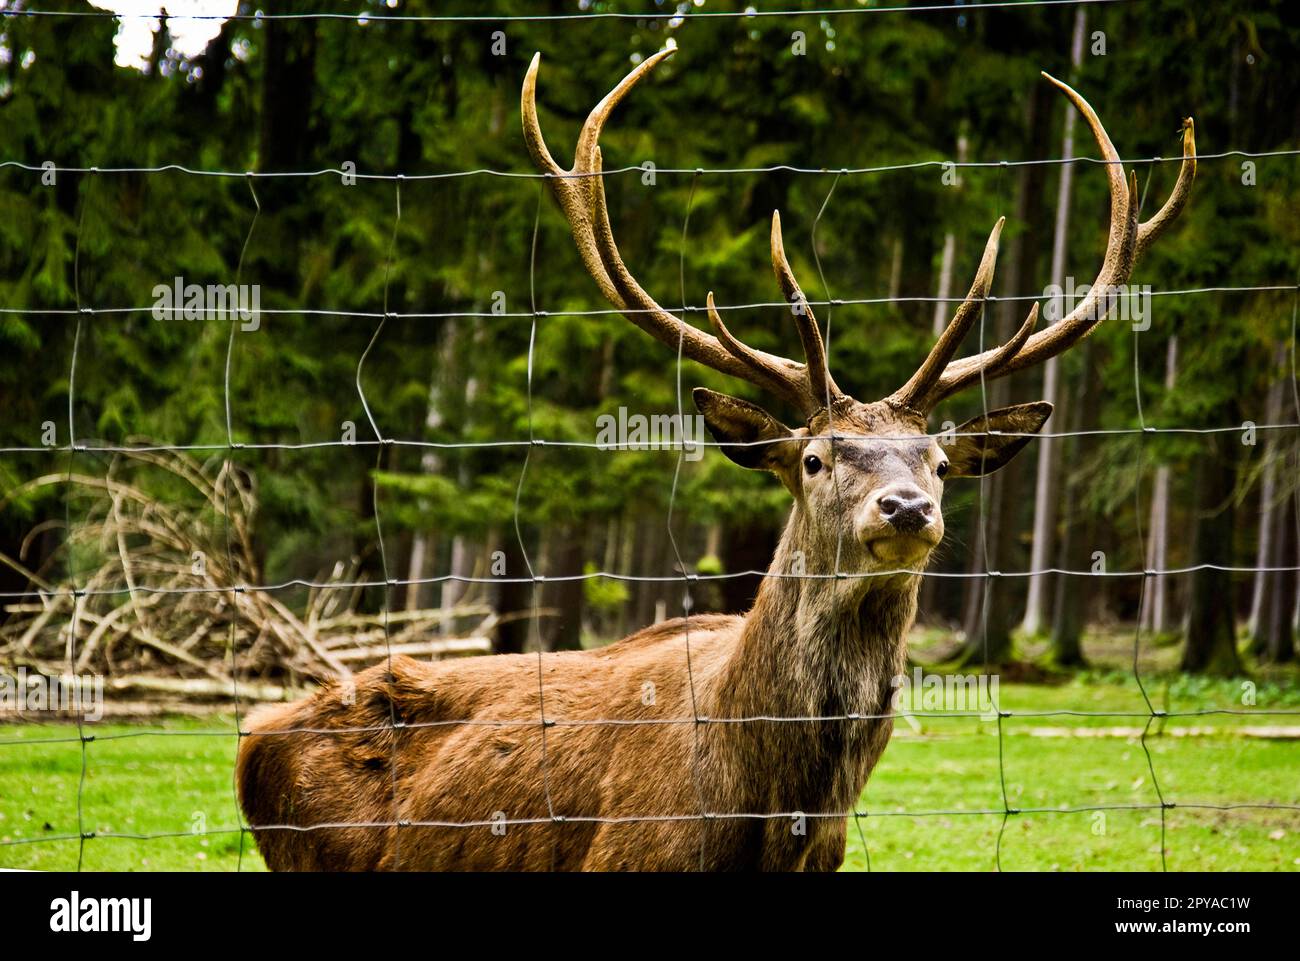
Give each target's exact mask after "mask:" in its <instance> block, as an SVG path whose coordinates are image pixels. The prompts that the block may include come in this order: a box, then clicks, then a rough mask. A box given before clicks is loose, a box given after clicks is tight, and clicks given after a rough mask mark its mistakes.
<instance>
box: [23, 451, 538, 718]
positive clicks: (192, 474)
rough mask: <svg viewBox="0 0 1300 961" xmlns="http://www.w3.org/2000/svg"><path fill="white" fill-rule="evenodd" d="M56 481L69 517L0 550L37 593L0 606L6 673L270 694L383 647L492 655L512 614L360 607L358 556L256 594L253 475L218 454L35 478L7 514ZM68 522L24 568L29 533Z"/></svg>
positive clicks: (178, 696)
mask: <svg viewBox="0 0 1300 961" xmlns="http://www.w3.org/2000/svg"><path fill="white" fill-rule="evenodd" d="M68 485H71V486H70V487H69V486H68ZM54 487H63V488H65V492H66V493H68V494H73V493H75V496H76V500H75V503H76V504H77V505H78V506H77V507H76V508H75V509H73V508H71V507H70V508H69V510H68V512H67V513H68V520H69V523H68V524H66V525H65V524H64V523H63V522H62V520H61V519H60V520H59V521H47V522H45V523H43V524H39V525H36V527H35V528H34V529H33V530H32V532H31V533H30V534H29V535H28V537H27V539H26V540H25V541H24V543H23V545H22V550H21V551H20V553H19V556H17V557H7V556H4V555H0V563H3V564H5V565H8V566H9V567H11V568H13V569H15V570H17V571H19V572H21V573H22V574H23V576H25V577H26V578H27V580H28V582H29V590H30V593H29V594H27V595H26V596H25V597H23V598H20V599H10V601H9V602H8V603H6V604H5V605H4V607H3V614H4V616H3V620H2V621H0V670H3V671H5V672H7V673H10V674H12V673H13V672H14V670H16V669H17V668H19V667H25V668H27V670H28V672H39V673H42V674H47V675H67V674H72V675H78V676H80V675H87V674H93V675H99V676H102V677H103V678H104V679H105V687H106V689H107V690H108V691H110V692H125V693H126V694H127V696H132V697H137V698H141V699H143V700H144V701H146V702H147V701H150V700H153V701H156V700H158V699H159V698H163V699H171V700H172V701H173V702H175V701H177V700H179V701H192V702H197V703H207V704H212V703H221V702H229V701H230V700H231V699H232V698H235V697H237V698H239V699H240V700H246V699H247V700H279V699H281V698H287V697H292V696H295V695H297V694H299V693H302V692H303V690H305V689H306V688H307V687H308V686H309V685H310V684H311V683H312V682H318V681H321V680H325V679H332V678H340V677H346V676H348V675H350V674H351V673H352V672H353V671H354V670H359V669H361V668H363V667H366V666H368V665H370V664H373V663H377V662H379V661H381V660H383V659H385V658H386V657H387V656H388V654H389V652H392V653H393V654H398V653H402V654H407V655H410V656H414V657H423V658H439V657H447V656H455V655H463V654H478V653H485V652H487V651H488V650H490V647H491V644H490V640H489V637H490V631H491V630H492V629H493V628H494V627H495V626H496V625H497V624H499V623H500V622H501V621H502V620H505V619H508V618H510V617H514V616H519V615H498V614H496V613H494V612H493V611H492V609H491V608H490V607H488V606H487V605H486V604H476V603H462V604H460V605H458V606H456V607H453V608H451V609H443V608H437V609H421V610H402V611H388V612H385V611H363V610H361V609H360V608H359V603H360V601H361V597H362V593H363V588H362V587H361V586H360V585H359V584H358V583H357V575H358V562H357V561H356V560H355V559H354V560H353V561H352V562H350V563H349V564H344V563H342V562H340V563H338V564H336V565H334V567H333V569H332V570H330V571H329V572H328V573H323V574H322V577H321V579H319V580H318V581H317V582H315V584H314V586H312V587H311V589H310V591H309V593H308V596H307V601H306V604H305V607H303V609H301V610H298V611H295V610H292V609H291V608H290V607H289V605H287V604H286V603H284V602H283V601H281V600H280V599H279V598H278V597H277V596H276V595H277V593H278V592H277V590H276V589H274V586H271V587H270V588H268V587H267V586H266V585H263V584H262V580H261V572H260V571H259V569H258V564H257V562H256V553H255V550H254V543H255V541H254V531H253V525H254V520H255V517H256V512H257V497H256V485H255V481H254V478H253V477H252V475H250V474H249V473H247V472H246V471H244V470H242V469H240V468H239V467H238V466H237V465H235V464H233V463H232V462H231V461H230V460H228V459H225V458H216V459H213V460H212V461H209V462H200V461H198V460H197V459H195V458H193V457H191V456H189V455H188V454H185V453H182V452H176V451H155V450H132V451H131V452H129V453H119V454H115V455H113V458H112V460H111V461H110V462H109V465H108V469H107V471H106V472H105V474H104V476H93V475H91V474H81V473H68V472H62V473H51V474H47V475H45V476H41V477H37V478H35V479H33V480H31V481H28V482H26V483H24V484H22V485H20V486H18V487H16V488H14V489H12V490H10V491H9V492H7V493H6V494H5V495H4V496H3V497H0V510H4V509H6V507H9V506H11V505H13V504H15V503H16V502H17V501H19V500H20V499H21V498H30V497H33V496H37V495H39V494H40V493H41V492H42V491H43V490H45V489H48V488H54ZM86 495H89V498H88V501H89V507H88V508H86V509H84V510H83V509H82V507H81V504H82V503H83V502H85V501H86V500H87V496H86ZM68 503H69V505H71V504H72V503H74V501H72V500H70V501H68ZM62 527H66V528H67V529H66V530H65V531H64V532H63V537H62V538H61V541H60V543H59V545H58V546H57V548H56V549H54V550H53V551H50V552H49V554H48V556H46V557H45V558H44V559H43V561H42V562H41V563H39V564H37V565H36V568H35V569H29V567H28V566H27V565H26V558H27V556H28V555H29V554H31V553H33V545H34V544H35V543H36V542H37V538H38V537H39V536H40V535H41V534H43V533H44V532H47V531H50V530H51V529H54V528H62Z"/></svg>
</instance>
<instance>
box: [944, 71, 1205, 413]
mask: <svg viewBox="0 0 1300 961" xmlns="http://www.w3.org/2000/svg"><path fill="white" fill-rule="evenodd" d="M1043 76H1044V77H1046V78H1047V80H1049V81H1050V82H1051V83H1053V84H1055V85H1056V87H1057V88H1058V89H1060V91H1061V92H1062V93H1064V94H1065V96H1066V97H1068V98H1069V100H1070V102H1071V103H1073V104H1074V106H1075V109H1077V110H1078V111H1079V113H1080V114H1082V115H1083V118H1084V120H1085V121H1087V124H1088V127H1089V128H1090V129H1091V130H1092V134H1093V137H1094V138H1095V139H1096V141H1097V146H1098V147H1099V148H1100V149H1101V154H1102V160H1103V161H1104V162H1105V165H1106V177H1107V179H1108V181H1109V182H1110V229H1109V233H1108V236H1107V241H1106V255H1105V257H1104V259H1103V260H1102V265H1101V269H1100V271H1099V272H1098V274H1097V278H1096V280H1095V281H1093V283H1092V286H1091V288H1090V289H1089V291H1088V294H1087V296H1086V297H1084V299H1083V300H1082V301H1081V302H1080V303H1079V304H1078V305H1076V306H1075V308H1074V309H1073V310H1071V311H1070V313H1069V314H1067V315H1066V316H1065V317H1062V318H1061V319H1060V320H1059V321H1057V322H1056V323H1055V324H1053V325H1051V326H1050V327H1047V328H1046V329H1044V330H1040V331H1038V332H1037V333H1035V334H1033V335H1032V336H1029V337H1028V338H1027V339H1025V340H1024V341H1023V343H1021V345H1020V346H1019V347H1018V348H1017V349H1016V350H1015V351H1014V352H1011V353H1008V352H1007V350H1006V348H1007V346H1008V345H1009V344H1010V343H1013V342H1015V341H1016V340H1017V339H1018V338H1019V334H1017V337H1013V338H1012V340H1011V341H1008V344H1007V345H1003V346H1002V347H996V348H993V349H991V350H986V351H984V352H982V353H980V354H976V355H975V356H973V357H965V358H962V359H961V360H956V361H952V362H951V363H949V364H948V365H947V367H946V368H945V369H944V371H943V374H942V375H941V376H940V377H939V379H938V380H937V381H936V382H935V384H934V386H933V388H932V389H931V390H930V391H929V392H928V393H927V394H926V395H925V396H924V397H923V398H921V400H922V401H923V405H922V406H920V407H918V409H922V410H925V411H928V410H930V409H933V407H934V405H935V404H937V403H938V402H939V401H940V400H942V399H943V398H944V397H947V396H949V395H950V394H953V393H955V392H956V391H958V390H960V389H961V388H963V387H965V386H967V385H968V384H970V383H972V382H973V381H975V380H977V379H979V377H980V376H981V374H983V376H985V377H986V378H987V377H1001V376H1004V375H1006V374H1009V373H1011V372H1012V371H1016V370H1023V369H1024V368H1026V367H1031V366H1033V365H1034V364H1038V363H1041V362H1042V361H1044V360H1047V359H1048V358H1049V357H1054V356H1056V355H1057V354H1060V353H1061V352H1063V351H1065V350H1067V349H1068V348H1069V347H1071V346H1073V345H1074V344H1076V343H1077V342H1078V341H1080V340H1082V339H1083V338H1084V337H1086V336H1088V334H1090V333H1091V332H1092V331H1093V330H1094V329H1095V328H1096V327H1097V325H1098V324H1100V323H1101V321H1102V320H1103V319H1105V317H1106V314H1107V312H1108V311H1109V309H1110V305H1111V303H1112V302H1113V300H1114V297H1115V289H1116V287H1117V286H1118V285H1120V284H1123V283H1125V282H1127V280H1128V278H1129V275H1130V273H1131V272H1132V270H1133V264H1134V263H1135V261H1136V260H1137V256H1138V254H1140V253H1141V252H1142V251H1144V250H1145V249H1146V248H1147V247H1148V246H1149V245H1150V244H1151V243H1152V242H1153V241H1154V240H1155V239H1156V238H1157V237H1158V236H1159V235H1160V234H1161V233H1163V232H1164V230H1165V229H1166V228H1167V227H1168V226H1169V224H1170V223H1171V222H1172V221H1173V219H1174V218H1175V217H1177V216H1178V214H1179V212H1180V211H1181V210H1182V208H1183V206H1184V204H1185V203H1186V201H1187V197H1188V194H1189V192H1190V190H1191V186H1192V181H1193V180H1194V179H1195V176H1196V141H1195V135H1194V131H1195V128H1194V126H1193V124H1192V121H1191V119H1190V118H1189V119H1187V120H1185V121H1183V163H1182V167H1181V169H1180V170H1179V175H1178V180H1177V182H1176V183H1175V185H1174V189H1173V191H1172V193H1171V195H1170V197H1169V199H1168V201H1166V202H1165V204H1164V206H1163V207H1161V208H1160V210H1159V211H1158V212H1157V213H1156V214H1155V216H1153V217H1152V218H1151V219H1150V220H1148V221H1147V222H1145V223H1142V224H1139V223H1138V218H1137V206H1138V200H1137V177H1136V174H1134V175H1132V176H1130V177H1127V178H1126V177H1125V176H1124V171H1123V166H1122V162H1121V160H1120V158H1119V154H1118V153H1117V152H1116V151H1115V146H1114V144H1113V143H1111V140H1110V136H1109V135H1108V134H1107V133H1106V130H1105V128H1104V127H1103V126H1102V123H1101V120H1100V119H1099V118H1098V117H1097V114H1096V112H1095V111H1094V110H1093V109H1092V107H1091V106H1090V105H1089V104H1088V102H1087V101H1086V100H1084V99H1083V97H1082V96H1080V95H1079V94H1078V92H1076V91H1075V90H1073V89H1072V88H1071V87H1070V86H1069V85H1068V84H1065V83H1062V82H1061V81H1060V80H1057V79H1056V78H1054V77H1052V76H1050V75H1048V74H1046V73H1044V74H1043ZM1023 329H1024V328H1022V330H1023Z"/></svg>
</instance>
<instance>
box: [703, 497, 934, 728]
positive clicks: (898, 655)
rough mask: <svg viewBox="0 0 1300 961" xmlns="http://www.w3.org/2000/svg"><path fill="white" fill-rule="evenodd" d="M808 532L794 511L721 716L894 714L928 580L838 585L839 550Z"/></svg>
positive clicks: (729, 674) (748, 623)
mask: <svg viewBox="0 0 1300 961" xmlns="http://www.w3.org/2000/svg"><path fill="white" fill-rule="evenodd" d="M810 527H811V525H808V524H806V523H805V515H804V513H803V511H802V510H801V509H800V508H799V507H798V506H796V508H795V510H794V512H793V513H792V514H791V517H790V521H789V523H788V524H787V525H786V529H785V532H784V534H783V535H782V537H781V542H780V544H779V545H778V547H777V550H776V553H775V555H774V556H773V558H772V564H771V566H770V567H769V568H768V576H767V577H766V578H764V580H763V585H762V587H761V588H760V589H759V592H758V597H757V599H756V600H755V602H754V607H753V608H752V609H751V610H750V612H749V613H748V614H747V615H746V617H745V622H744V626H743V628H742V630H741V635H740V642H739V644H738V645H737V647H736V650H735V653H734V654H733V656H732V658H731V659H730V662H729V663H728V665H727V668H726V670H725V671H724V672H723V676H722V677H721V678H720V681H721V684H720V685H719V689H718V691H717V697H718V702H719V705H718V706H719V713H722V712H734V714H733V715H732V716H753V715H764V714H766V715H775V714H781V715H784V716H797V717H814V716H815V717H826V716H832V715H845V714H853V713H857V714H884V713H887V712H888V708H889V698H890V694H891V693H892V690H893V687H892V684H891V681H892V679H893V678H894V677H895V676H897V675H898V674H901V673H902V672H903V670H904V669H905V666H906V652H905V637H906V634H907V631H908V629H909V628H910V627H911V625H912V621H913V619H914V618H915V616H916V602H917V593H918V590H919V587H920V580H921V579H920V577H919V576H917V575H891V576H888V577H854V576H849V577H843V578H837V577H835V576H834V573H835V569H834V566H835V561H834V558H835V544H834V542H833V541H832V543H830V544H829V545H828V544H824V543H818V542H817V540H816V537H815V532H814V531H813V530H811V529H810ZM814 558H818V559H822V558H824V559H825V561H824V562H822V561H820V560H816V561H815V560H814ZM800 573H803V574H806V575H829V576H803V577H801V576H798V575H799V574H800Z"/></svg>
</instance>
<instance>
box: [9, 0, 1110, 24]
mask: <svg viewBox="0 0 1300 961" xmlns="http://www.w3.org/2000/svg"><path fill="white" fill-rule="evenodd" d="M1130 2H1132V0H987V2H978V3H968V4H967V3H932V4H918V5H916V6H908V5H904V4H895V5H892V6H881V7H819V8H815V9H812V10H789V9H786V10H759V9H758V8H757V7H747V8H746V9H744V10H686V11H682V10H678V9H674V10H672V11H666V10H654V11H646V12H643V13H622V12H618V11H612V10H587V11H580V12H578V13H515V14H498V15H492V14H408V13H389V12H387V11H383V10H379V9H376V10H367V11H361V12H359V13H335V12H327V11H321V12H317V13H308V12H304V13H262V12H261V11H260V10H259V11H257V12H256V13H232V14H219V13H195V14H184V13H177V14H173V13H168V14H166V19H168V20H222V21H225V20H251V21H259V20H351V21H353V22H354V23H361V24H369V23H384V22H387V21H393V22H395V23H545V22H549V21H555V22H557V23H566V22H571V21H575V20H632V21H638V20H667V21H681V22H685V21H687V20H693V19H700V20H754V19H758V18H770V17H840V16H863V15H866V14H876V13H955V14H966V13H973V12H977V11H979V10H981V9H985V10H999V9H1006V8H1011V7H1026V8H1028V7H1062V6H1068V7H1076V6H1107V5H1110V4H1115V3H1130ZM0 14H3V15H4V16H9V17H93V18H100V19H108V18H112V19H118V20H121V19H129V20H157V19H159V17H160V16H162V14H159V13H142V12H140V11H135V10H132V11H126V12H122V13H117V12H114V11H112V10H25V9H15V10H0Z"/></svg>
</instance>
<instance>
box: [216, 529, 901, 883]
mask: <svg viewBox="0 0 1300 961" xmlns="http://www.w3.org/2000/svg"><path fill="white" fill-rule="evenodd" d="M792 526H794V524H793V523H792ZM782 555H783V552H780V551H779V552H778V555H777V562H776V563H777V564H780V563H782V562H784V561H785V560H787V558H785V557H783V556H782ZM916 582H917V578H914V577H909V578H896V579H893V583H891V584H888V585H886V584H883V583H882V584H875V585H871V586H870V588H869V589H868V588H867V587H866V585H859V588H858V589H857V590H852V589H850V590H844V585H843V584H840V585H838V586H839V587H840V588H841V590H842V595H841V600H843V601H844V602H846V604H852V602H853V601H855V600H856V601H857V603H856V604H853V605H852V606H846V607H841V608H833V609H831V610H823V609H821V608H820V605H823V604H826V603H827V602H830V603H833V600H832V598H831V597H830V593H831V592H829V591H821V592H809V591H808V590H807V589H806V588H807V585H808V584H809V583H814V582H810V581H804V580H799V579H794V578H785V577H773V578H768V579H766V580H765V581H764V585H763V588H762V590H761V591H760V592H759V596H758V600H757V602H756V604H755V607H754V609H753V610H752V611H751V612H750V613H749V614H748V615H747V616H745V617H730V616H719V615H700V616H692V617H691V618H689V621H687V620H683V619H677V620H673V621H669V622H666V623H664V624H659V625H655V626H653V627H649V628H647V629H645V630H643V631H641V632H639V633H637V634H634V635H632V636H631V637H628V638H626V639H624V640H622V641H620V642H618V643H616V644H613V645H610V646H609V647H606V648H601V649H597V650H592V651H581V652H578V651H574V652H558V653H548V654H543V655H542V657H541V676H542V703H544V706H545V714H546V717H547V718H549V719H552V720H555V721H556V722H557V723H555V724H553V725H551V726H548V727H547V728H546V729H545V741H546V744H545V760H543V757H542V726H541V711H540V709H539V685H538V670H539V666H538V657H537V656H536V655H533V654H518V655H501V656H496V657H484V658H472V659H468V660H463V661H447V662H439V663H434V664H428V663H420V662H416V661H413V660H411V659H409V658H394V660H393V672H392V673H393V677H394V683H393V684H392V685H389V684H388V682H387V680H386V678H387V674H388V669H387V667H386V666H385V665H379V666H376V667H374V668H371V669H369V670H367V671H365V672H363V673H362V674H360V675H358V676H357V678H356V682H355V689H354V691H353V690H352V689H345V688H342V687H340V686H338V685H335V686H331V687H328V688H326V689H324V690H322V691H321V692H319V693H317V694H316V695H315V696H313V697H312V698H309V699H308V700H306V701H301V702H298V703H296V704H289V705H276V706H274V707H271V708H266V709H263V710H262V711H261V712H259V714H257V715H255V716H254V717H253V718H252V719H251V724H250V728H251V731H252V734H251V735H250V736H249V737H248V738H246V739H245V743H244V745H243V747H242V748H241V751H240V759H239V771H238V781H239V785H240V790H241V796H242V798H243V799H244V808H245V811H246V813H247V815H248V818H249V820H250V822H251V823H253V824H255V825H256V824H262V825H297V826H304V827H305V826H310V825H320V824H346V823H378V824H388V825H391V824H394V823H397V822H401V821H411V822H415V823H414V824H413V825H412V826H409V827H396V828H395V827H391V826H389V827H383V828H365V827H358V828H351V829H337V828H319V829H316V830H311V831H306V832H294V831H283V830H271V831H265V832H258V835H257V839H258V845H259V847H260V849H261V851H262V854H263V856H264V858H265V859H266V862H267V864H268V866H269V867H271V868H272V869H277V870H391V869H408V870H501V869H515V870H520V869H522V870H552V869H555V870H574V869H587V870H592V869H594V870H621V869H641V870H679V871H686V870H696V869H699V868H701V867H703V868H705V869H707V870H718V869H745V868H749V869H765V870H799V869H803V868H815V869H820V870H833V869H834V868H837V867H838V866H839V865H840V863H841V861H842V860H843V858H844V850H845V826H846V823H845V818H844V817H843V814H844V813H845V812H847V811H851V810H853V809H854V805H855V804H856V803H857V798H858V796H859V795H860V794H861V791H862V788H863V786H864V785H865V783H866V780H867V776H868V774H869V773H870V771H871V769H872V767H874V765H875V763H876V761H877V760H878V759H879V757H880V754H881V752H882V751H883V750H884V748H885V745H886V743H887V742H888V740H889V736H890V731H891V729H892V720H891V719H890V718H889V717H887V716H881V715H888V713H889V710H890V698H891V695H892V693H893V687H892V685H891V679H892V678H894V677H895V676H897V675H899V674H900V673H902V672H903V670H904V662H905V659H906V655H905V652H904V645H903V633H904V631H905V630H906V628H907V627H908V626H909V625H910V623H911V620H912V617H913V616H914V614H915V610H916ZM820 583H822V584H823V585H825V584H831V583H835V582H833V581H831V582H820ZM855 594H861V598H860V599H858V598H855V597H854V596H853V595H855ZM688 630H689V645H690V672H689V675H688V671H687V632H688ZM692 681H693V685H692ZM692 686H693V688H694V698H693V699H692ZM349 694H350V695H351V696H346V695H349ZM345 700H351V701H352V703H351V704H348V703H345ZM692 700H694V707H693V705H692ZM390 710H391V711H392V714H393V715H395V716H396V718H397V720H398V721H399V722H403V723H404V724H406V725H414V726H409V727H405V728H399V729H398V730H397V731H393V730H392V727H391V724H390ZM696 711H698V715H699V716H700V717H701V718H705V719H707V720H705V721H703V722H702V723H700V724H698V725H697V724H696V723H695V722H694V718H695V716H696ZM848 715H864V716H866V717H864V718H863V719H852V720H850V719H848ZM872 715H874V717H873V716H872ZM757 716H770V717H782V718H803V717H824V718H829V719H828V720H825V721H819V722H801V721H793V720H791V721H748V722H745V723H738V721H739V719H741V718H752V717H757ZM466 720H467V721H470V722H471V723H468V724H455V723H452V724H447V725H445V726H443V725H438V724H437V723H436V722H441V721H453V722H454V721H466ZM574 720H592V721H594V720H601V721H612V722H622V723H610V724H601V723H596V724H572V723H565V722H566V721H574ZM502 721H512V722H517V723H506V724H502V723H499V722H502ZM653 722H662V723H653ZM420 725H429V726H420ZM295 728H308V729H312V730H317V731H339V733H322V734H317V735H313V736H310V737H306V736H304V735H303V734H294V733H284V734H276V733H272V732H274V731H289V730H291V729H295ZM357 728H366V729H367V730H364V731H355V730H354V731H352V732H346V731H342V730H341V729H357ZM394 738H396V741H394ZM394 757H396V759H397V765H398V766H397V768H396V772H395V773H396V777H394V771H393V768H392V766H391V765H392V762H393V759H394ZM267 783H275V784H280V785H292V788H291V789H290V790H286V791H284V792H283V793H276V792H267V791H265V790H263V787H264V785H266V784H267ZM548 789H549V792H550V800H551V807H550V808H548V805H547V797H546V794H547V790H548ZM394 797H396V798H397V799H398V800H397V802H396V803H394ZM702 809H703V810H704V811H707V812H709V813H710V814H714V815H716V817H713V818H709V819H707V820H704V819H701V818H700V817H699V815H700V812H701V810H702ZM552 810H553V812H554V814H555V815H557V816H560V817H563V818H566V819H567V820H565V821H563V822H560V823H557V822H553V821H552V820H551V812H552ZM497 812H501V813H500V814H497ZM793 812H801V813H803V814H806V815H840V816H838V817H817V816H813V817H807V818H806V819H805V820H804V821H803V822H802V823H800V824H797V823H796V822H795V820H794V818H793V817H792V816H791V815H792V813H793ZM728 815H774V816H773V817H768V818H761V817H729V816H728ZM494 817H497V818H501V817H504V819H505V824H504V825H498V826H497V827H496V832H495V833H494V829H493V824H492V821H493V818H494ZM581 818H608V819H620V818H628V819H629V820H626V821H619V820H610V821H606V822H593V821H583V820H580V819H581ZM657 818H666V819H664V820H656V819H657ZM534 819H536V822H537V823H524V824H521V823H512V822H517V821H531V820H534ZM421 822H425V823H427V822H461V823H464V822H478V823H477V824H475V825H474V826H468V827H427V826H419V825H420V823H421Z"/></svg>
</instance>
